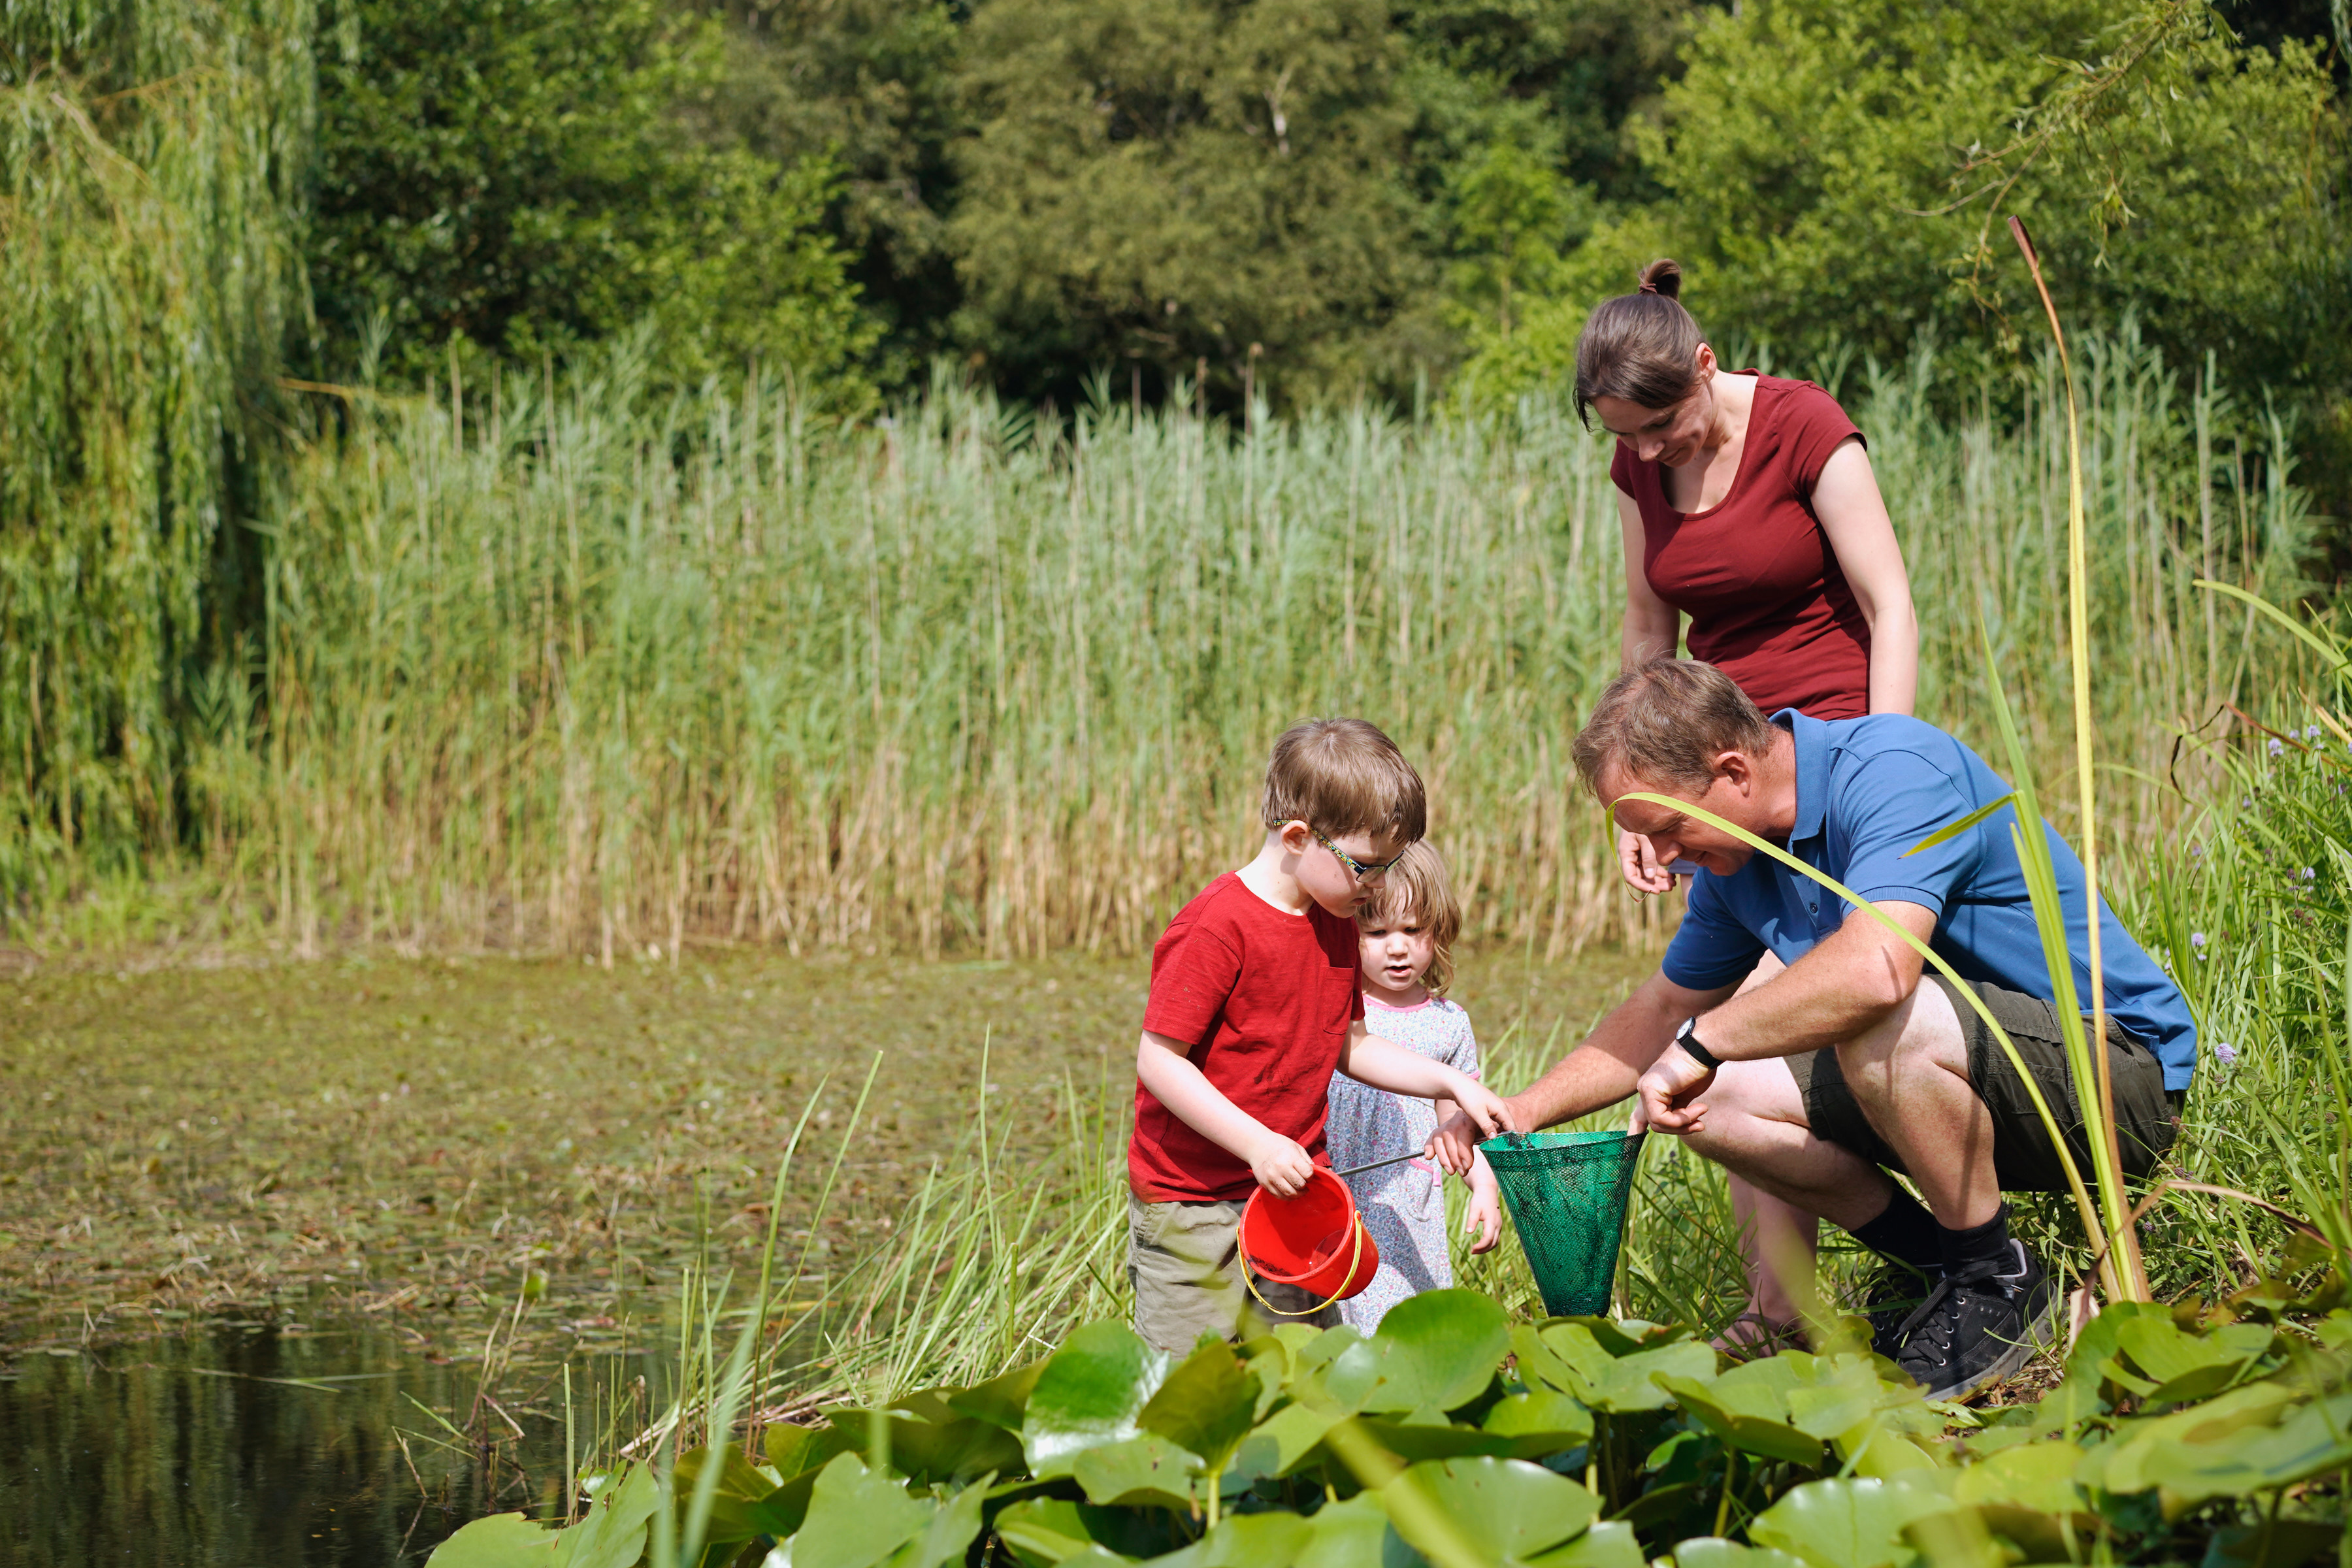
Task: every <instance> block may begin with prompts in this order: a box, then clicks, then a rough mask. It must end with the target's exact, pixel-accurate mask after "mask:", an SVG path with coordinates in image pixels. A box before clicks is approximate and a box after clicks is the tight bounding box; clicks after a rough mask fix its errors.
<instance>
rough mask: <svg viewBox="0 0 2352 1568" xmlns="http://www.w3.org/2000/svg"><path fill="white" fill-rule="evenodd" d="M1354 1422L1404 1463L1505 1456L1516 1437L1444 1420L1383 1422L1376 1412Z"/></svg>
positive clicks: (1506, 1456)
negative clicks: (1416, 1460) (1477, 1456)
mask: <svg viewBox="0 0 2352 1568" xmlns="http://www.w3.org/2000/svg"><path fill="white" fill-rule="evenodd" d="M1356 1424H1357V1425H1358V1426H1361V1427H1362V1428H1363V1429H1364V1431H1365V1433H1366V1435H1367V1436H1370V1438H1371V1439H1372V1441H1373V1442H1375V1443H1378V1444H1379V1445H1380V1446H1381V1447H1383V1448H1386V1449H1387V1450H1388V1451H1389V1452H1390V1453H1391V1454H1394V1455H1395V1456H1396V1457H1397V1458H1400V1459H1403V1460H1405V1461H1406V1462H1408V1463H1410V1462H1412V1460H1415V1459H1454V1458H1472V1457H1474V1456H1476V1455H1481V1454H1484V1455H1489V1456H1491V1457H1493V1458H1498V1459H1500V1458H1509V1457H1510V1454H1511V1450H1512V1449H1514V1448H1516V1447H1518V1441H1517V1438H1513V1437H1505V1436H1499V1435H1497V1434H1496V1433H1492V1432H1482V1431H1480V1430H1478V1428H1476V1427H1475V1426H1454V1425H1453V1424H1452V1423H1451V1422H1446V1421H1439V1422H1435V1423H1430V1422H1412V1421H1386V1420H1382V1419H1381V1417H1379V1416H1377V1415H1360V1416H1358V1417H1357V1418H1356Z"/></svg>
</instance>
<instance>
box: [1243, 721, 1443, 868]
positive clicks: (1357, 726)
mask: <svg viewBox="0 0 2352 1568" xmlns="http://www.w3.org/2000/svg"><path fill="white" fill-rule="evenodd" d="M1262 815H1263V816H1265V825H1266V826H1267V827H1269V828H1274V827H1280V826H1282V825H1283V824H1284V823H1286V822H1303V823H1305V824H1307V826H1309V827H1312V828H1314V829H1316V830H1317V831H1318V832H1320V833H1325V834H1328V835H1329V836H1330V837H1334V838H1338V837H1342V836H1343V835H1346V834H1349V833H1368V834H1370V835H1371V836H1372V837H1374V838H1376V839H1381V840H1383V841H1385V842H1388V843H1400V842H1402V843H1405V844H1411V843H1413V842H1414V841H1416V840H1417V839H1419V838H1420V837H1421V836H1422V834H1423V831H1424V830H1425V828H1426V826H1427V823H1428V815H1429V805H1428V800H1427V797H1426V796H1425V795H1423V793H1422V787H1421V775H1420V774H1419V773H1415V772H1413V771H1412V763H1408V762H1406V761H1405V760H1404V753H1403V752H1400V751H1398V750H1397V748H1396V742H1394V741H1391V740H1390V739H1389V738H1388V737H1387V736H1386V735H1383V734H1381V731H1380V729H1379V728H1378V726H1376V725H1372V724H1368V723H1366V722H1365V721H1363V720H1361V719H1302V720H1300V721H1298V722H1297V723H1296V724H1293V725H1292V726H1291V727H1290V728H1289V729H1287V730H1285V731H1283V732H1282V739H1280V740H1278V741H1276V742H1275V743H1274V756H1273V757H1272V759H1271V760H1269V761H1268V762H1267V763H1266V765H1265V808H1264V811H1263V813H1262Z"/></svg>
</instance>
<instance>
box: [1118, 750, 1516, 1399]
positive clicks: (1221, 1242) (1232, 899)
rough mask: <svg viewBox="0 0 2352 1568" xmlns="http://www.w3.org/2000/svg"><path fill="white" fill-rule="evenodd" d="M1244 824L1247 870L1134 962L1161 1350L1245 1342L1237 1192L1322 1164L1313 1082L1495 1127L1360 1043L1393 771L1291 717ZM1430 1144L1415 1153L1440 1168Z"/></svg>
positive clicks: (1141, 1146) (1449, 1078) (1404, 776)
mask: <svg viewBox="0 0 2352 1568" xmlns="http://www.w3.org/2000/svg"><path fill="white" fill-rule="evenodd" d="M1262 815H1263V816H1264V818H1265V845H1264V847H1261V848H1260V849H1259V850H1258V852H1257V856H1256V858H1255V859H1253V860H1251V861H1250V863H1249V864H1248V865H1246V866H1244V867H1243V868H1241V869H1240V870H1238V871H1228V872H1226V873H1225V874H1224V875H1223V876H1222V877H1219V878H1218V879H1216V880H1215V881H1213V882H1212V883H1210V884H1209V885H1208V886H1207V887H1206V888H1204V889H1202V890H1201V892H1200V894H1199V895H1198V896H1197V897H1195V898H1194V899H1193V900H1192V902H1191V903H1189V904H1187V905H1185V906H1184V907H1183V909H1181V910H1179V911H1177V915H1176V918H1175V919H1174V920H1172V921H1169V922H1168V930H1167V931H1165V932H1164V933H1162V934H1161V936H1160V942H1159V945H1158V946H1156V947H1154V948H1153V949H1152V952H1151V995H1150V1002H1149V1003H1148V1004H1147V1005H1146V1006H1145V1009H1144V1015H1143V1038H1142V1041H1141V1043H1140V1044H1139V1046H1138V1047H1137V1050H1136V1057H1135V1079H1136V1084H1135V1133H1134V1136H1133V1137H1132V1138H1131V1139H1130V1140H1129V1143H1128V1154H1127V1170H1128V1185H1129V1198H1128V1263H1127V1272H1128V1279H1129V1281H1130V1282H1131V1283H1132V1284H1133V1285H1134V1287H1135V1329H1136V1332H1137V1333H1139V1334H1140V1335H1142V1337H1143V1338H1144V1339H1145V1340H1146V1341H1147V1342H1150V1343H1151V1344H1152V1345H1154V1346H1156V1347H1157V1348H1159V1349H1160V1350H1163V1351H1166V1352H1170V1353H1171V1354H1176V1355H1181V1354H1183V1353H1184V1352H1187V1351H1190V1350H1191V1349H1192V1344H1193V1342H1194V1341H1195V1340H1197V1339H1198V1338H1199V1337H1200V1336H1201V1334H1202V1332H1203V1331H1215V1332H1216V1333H1219V1334H1222V1335H1226V1336H1229V1337H1230V1336H1239V1335H1240V1334H1242V1332H1243V1331H1244V1328H1248V1327H1254V1325H1253V1324H1252V1321H1251V1320H1252V1319H1254V1318H1255V1317H1256V1315H1257V1314H1256V1313H1255V1302H1253V1301H1251V1300H1249V1298H1248V1294H1247V1291H1246V1290H1245V1289H1244V1285H1243V1282H1242V1278H1241V1271H1240V1267H1239V1258H1238V1256H1237V1248H1236V1233H1237V1231H1238V1230H1239V1228H1240V1226H1241V1214H1242V1205H1243V1203H1244V1200H1246V1199H1247V1198H1248V1196H1249V1194H1250V1190H1251V1188H1252V1187H1253V1186H1254V1185H1255V1186H1263V1187H1265V1189H1266V1190H1267V1191H1268V1192H1271V1193H1273V1194H1275V1195H1276V1196H1277V1197H1288V1196H1290V1195H1292V1194H1295V1193H1297V1191H1298V1190H1299V1189H1300V1188H1301V1187H1303V1186H1305V1185H1306V1184H1307V1179H1308V1177H1307V1173H1308V1172H1309V1170H1310V1169H1311V1168H1312V1167H1313V1166H1315V1165H1317V1164H1328V1163H1329V1160H1328V1155H1327V1154H1326V1153H1325V1152H1324V1147H1323V1116H1324V1110H1325V1108H1326V1106H1327V1105H1328V1103H1329V1094H1330V1087H1331V1075H1332V1073H1334V1072H1344V1073H1346V1074H1347V1075H1348V1076H1349V1077H1350V1078H1354V1079H1360V1080H1362V1081H1363V1082H1365V1083H1368V1084H1370V1085H1372V1086H1373V1087H1374V1088H1376V1089H1389V1090H1391V1091H1392V1092H1394V1093H1397V1094H1412V1095H1422V1096H1425V1097H1427V1098H1430V1099H1433V1100H1452V1101H1454V1103H1455V1104H1457V1105H1459V1106H1461V1107H1462V1109H1463V1110H1465V1111H1467V1112H1469V1114H1470V1116H1471V1118H1472V1119H1473V1120H1474V1121H1476V1122H1478V1124H1479V1125H1480V1126H1482V1127H1484V1128H1485V1129H1486V1131H1488V1132H1489V1133H1493V1132H1496V1131H1502V1130H1503V1129H1504V1127H1505V1122H1504V1120H1503V1119H1504V1115H1505V1111H1504V1106H1503V1102H1502V1100H1500V1099H1499V1098H1497V1097H1496V1095H1495V1094H1494V1093H1493V1092H1492V1091H1490V1090H1489V1089H1487V1088H1486V1086H1485V1085H1484V1084H1482V1083H1480V1082H1479V1081H1478V1080H1477V1079H1474V1078H1470V1077H1467V1076H1466V1075H1465V1074H1463V1073H1461V1072H1457V1071H1456V1070H1454V1068H1450V1067H1446V1066H1444V1065H1443V1064H1442V1063H1438V1062H1434V1061H1432V1060H1430V1059H1428V1058H1424V1057H1423V1056H1421V1055H1419V1054H1418V1053H1416V1052H1413V1051H1411V1050H1407V1049H1405V1048H1404V1047H1401V1046H1396V1045H1392V1044H1391V1043H1390V1042H1388V1041H1386V1040H1383V1039H1381V1038H1379V1037H1376V1036H1373V1035H1370V1034H1368V1033H1366V1032H1365V1029H1364V1003H1363V996H1362V994H1361V993H1360V991H1359V990H1358V988H1357V984H1356V957H1357V953H1356V944H1357V938H1356V926H1355V915H1356V910H1358V909H1359V908H1360V907H1361V906H1362V904H1363V902H1364V900H1366V899H1367V898H1369V897H1370V894H1371V892H1372V890H1373V889H1375V888H1376V887H1378V885H1379V883H1380V879H1381V876H1382V875H1383V874H1384V873H1385V872H1386V871H1387V869H1388V868H1389V867H1390V866H1391V864H1393V863H1394V862H1395V860H1396V859H1397V858H1398V857H1400V856H1401V855H1402V854H1403V853H1404V848H1405V846H1406V845H1408V844H1411V843H1412V842H1413V841H1414V840H1415V839H1418V838H1419V837H1421V836H1422V829H1423V816H1424V804H1423V795H1422V786H1421V776H1420V775H1419V774H1418V773H1414V772H1413V770H1412V764H1411V763H1407V762H1406V761H1405V760H1404V757H1403V756H1402V754H1401V753H1400V752H1398V751H1397V749H1396V745H1395V743H1394V742H1391V740H1390V739H1389V738H1388V737H1387V736H1386V735H1383V734H1382V733H1381V731H1379V730H1377V729H1375V728H1374V727H1373V726H1371V725H1370V724H1368V723H1366V722H1364V721H1362V720H1360V719H1309V720H1307V721H1303V722H1301V723H1297V724H1294V725H1292V726H1291V727H1290V728H1289V729H1288V730H1286V731H1284V732H1283V736H1282V739H1281V740H1279V741H1277V742H1275V747H1274V757H1273V759H1272V761H1271V762H1269V763H1267V765H1266V774H1265V809H1264V811H1263V814H1262ZM1432 1144H1433V1147H1432V1148H1431V1149H1429V1150H1424V1153H1426V1154H1428V1155H1429V1157H1431V1158H1441V1157H1442V1152H1440V1151H1439V1150H1438V1149H1437V1148H1436V1146H1435V1143H1434V1140H1433V1141H1432ZM1397 1152H1399V1153H1402V1152H1403V1151H1402V1150H1399V1151H1397ZM1258 1289H1260V1290H1261V1291H1262V1292H1263V1293H1264V1294H1265V1296H1266V1297H1267V1299H1268V1300H1269V1301H1270V1302H1271V1303H1272V1304H1273V1305H1274V1306H1275V1307H1276V1308H1277V1309H1279V1310H1282V1311H1283V1312H1285V1313H1286V1314H1296V1315H1298V1316H1300V1317H1302V1318H1303V1319H1304V1321H1309V1322H1314V1323H1318V1324H1325V1325H1328V1324H1330V1323H1335V1322H1337V1321H1339V1320H1338V1315H1337V1314H1336V1313H1335V1312H1333V1311H1332V1310H1330V1309H1329V1308H1328V1306H1325V1307H1323V1308H1322V1310H1319V1311H1317V1310H1313V1309H1315V1308H1317V1307H1318V1305H1319V1303H1318V1300H1315V1299H1313V1298H1310V1297H1307V1295H1305V1293H1303V1292H1301V1291H1298V1290H1296V1289H1291V1288H1289V1287H1286V1286H1282V1285H1278V1284H1275V1283H1273V1282H1272V1281H1265V1280H1261V1281H1259V1282H1258Z"/></svg>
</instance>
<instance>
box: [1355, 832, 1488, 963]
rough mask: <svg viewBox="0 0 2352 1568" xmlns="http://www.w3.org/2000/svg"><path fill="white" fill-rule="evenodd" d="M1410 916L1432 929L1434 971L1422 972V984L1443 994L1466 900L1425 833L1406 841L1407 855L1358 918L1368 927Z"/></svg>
mask: <svg viewBox="0 0 2352 1568" xmlns="http://www.w3.org/2000/svg"><path fill="white" fill-rule="evenodd" d="M1408 922H1412V923H1418V924H1419V925H1420V926H1421V928H1422V929H1423V930H1424V931H1428V932H1429V971H1428V973H1425V974H1423V976H1422V977H1421V984H1422V989H1423V990H1424V991H1427V992H1428V993H1429V994H1431V995H1432V996H1443V995H1444V994H1445V988H1446V987H1447V986H1449V985H1451V984H1454V939H1456V938H1457V937H1459V936H1460V935H1461V934H1462V906H1461V905H1460V904H1459V903H1457V902H1456V901H1455V900H1454V888H1453V885H1452V884H1451V883H1450V882H1448V881H1447V880H1446V877H1445V858H1444V856H1443V855H1440V854H1439V853H1438V852H1437V851H1436V850H1435V849H1433V848H1431V847H1430V845H1429V841H1428V840H1427V839H1425V838H1423V839H1415V840H1414V841H1413V842H1412V843H1411V844H1409V845H1407V846H1405V851H1404V858H1402V860H1399V861H1398V862H1397V863H1396V864H1395V865H1393V866H1391V867H1390V868H1389V874H1388V875H1387V876H1386V877H1384V878H1382V879H1381V885H1380V887H1379V889H1376V890H1375V891H1374V892H1373V894H1372V896H1371V897H1370V899H1368V900H1365V901H1364V907H1363V908H1362V909H1360V910H1357V911H1356V924H1357V925H1358V927H1360V929H1362V930H1365V931H1371V930H1375V929H1380V930H1385V929H1387V928H1388V927H1390V926H1392V925H1401V924H1405V923H1408Z"/></svg>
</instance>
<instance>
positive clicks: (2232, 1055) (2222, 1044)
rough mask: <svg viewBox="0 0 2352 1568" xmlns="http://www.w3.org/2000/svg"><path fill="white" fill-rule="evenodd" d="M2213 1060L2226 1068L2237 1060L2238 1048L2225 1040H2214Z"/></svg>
mask: <svg viewBox="0 0 2352 1568" xmlns="http://www.w3.org/2000/svg"><path fill="white" fill-rule="evenodd" d="M2213 1059H2214V1060H2215V1061H2217V1062H2220V1063H2221V1065H2222V1066H2223V1067H2228V1066H2229V1065H2230V1064H2231V1063H2232V1062H2234V1061H2236V1060H2237V1059H2238V1047H2235V1046H2233V1045H2231V1043H2230V1042H2229V1041H2227V1040H2216V1041H2214V1042H2213Z"/></svg>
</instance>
